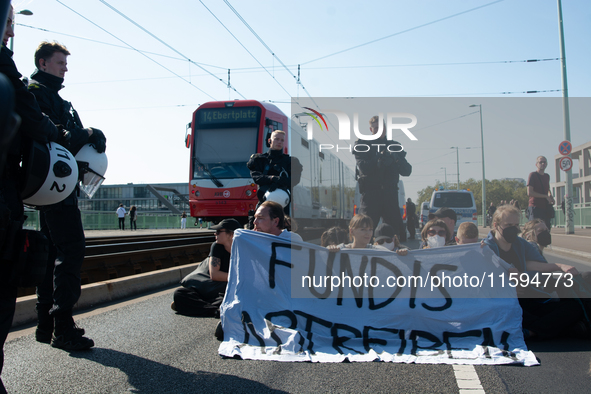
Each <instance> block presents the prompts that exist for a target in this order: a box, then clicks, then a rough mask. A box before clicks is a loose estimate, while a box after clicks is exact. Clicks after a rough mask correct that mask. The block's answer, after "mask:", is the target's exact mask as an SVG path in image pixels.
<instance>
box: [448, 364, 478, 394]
mask: <svg viewBox="0 0 591 394" xmlns="http://www.w3.org/2000/svg"><path fill="white" fill-rule="evenodd" d="M453 367H454V374H455V375H456V383H457V384H458V387H459V388H460V394H485V392H484V389H483V388H482V385H481V384H480V379H478V374H477V373H476V369H474V366H473V365H454V366H453Z"/></svg>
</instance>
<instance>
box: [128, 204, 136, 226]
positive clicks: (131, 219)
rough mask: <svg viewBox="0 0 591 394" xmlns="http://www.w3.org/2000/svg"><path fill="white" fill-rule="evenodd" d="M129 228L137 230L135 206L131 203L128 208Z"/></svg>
mask: <svg viewBox="0 0 591 394" xmlns="http://www.w3.org/2000/svg"><path fill="white" fill-rule="evenodd" d="M129 230H130V231H133V230H136V231H137V207H136V206H135V205H132V206H131V208H129Z"/></svg>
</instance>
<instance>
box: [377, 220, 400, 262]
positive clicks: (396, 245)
mask: <svg viewBox="0 0 591 394" xmlns="http://www.w3.org/2000/svg"><path fill="white" fill-rule="evenodd" d="M375 236H376V237H375V240H376V242H375V243H374V245H380V246H383V247H384V248H386V249H388V250H389V251H392V252H396V253H398V252H399V251H400V253H398V254H399V255H401V256H406V254H407V253H408V248H407V247H404V246H402V245H401V244H400V241H399V240H398V236H397V235H396V234H395V233H394V227H392V226H390V225H389V224H388V223H381V224H379V225H378V227H376V231H375Z"/></svg>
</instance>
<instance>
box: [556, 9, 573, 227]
mask: <svg viewBox="0 0 591 394" xmlns="http://www.w3.org/2000/svg"><path fill="white" fill-rule="evenodd" d="M557 1H558V33H559V35H560V57H561V59H560V66H561V67H560V68H561V70H562V112H563V118H564V139H565V141H568V142H570V115H569V107H568V82H567V79H566V50H565V48H564V27H563V21H562V1H561V0H557ZM568 156H569V157H570V154H569V155H568ZM564 197H565V199H566V201H565V204H564V208H565V213H566V215H565V222H564V232H565V234H574V233H575V222H574V215H575V212H574V210H573V171H572V168H571V169H570V170H568V171H566V185H565V191H564Z"/></svg>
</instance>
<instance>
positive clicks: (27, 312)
mask: <svg viewBox="0 0 591 394" xmlns="http://www.w3.org/2000/svg"><path fill="white" fill-rule="evenodd" d="M199 264H200V262H199V263H191V264H186V265H181V266H178V267H172V268H167V269H163V270H158V271H152V272H146V273H143V274H138V275H132V276H126V277H124V278H118V279H112V280H107V281H104V282H97V283H90V284H87V285H84V286H82V293H81V295H80V299H79V300H78V303H76V305H75V306H74V310H78V309H85V308H90V307H92V306H95V305H97V304H101V303H106V302H110V301H116V300H120V299H122V298H126V297H130V296H133V295H136V294H140V293H145V292H148V291H151V290H156V289H160V288H162V287H165V286H169V285H174V284H179V283H180V281H181V279H183V278H184V277H185V276H187V275H188V274H190V273H191V272H192V271H193V270H195V268H197V266H198V265H199ZM36 303H37V296H36V295H30V296H25V297H19V298H17V299H16V310H15V312H14V318H13V320H12V327H16V326H19V325H22V324H26V323H30V322H33V321H35V320H37V313H36V312H35V305H36Z"/></svg>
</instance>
